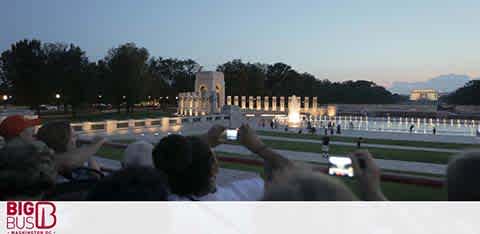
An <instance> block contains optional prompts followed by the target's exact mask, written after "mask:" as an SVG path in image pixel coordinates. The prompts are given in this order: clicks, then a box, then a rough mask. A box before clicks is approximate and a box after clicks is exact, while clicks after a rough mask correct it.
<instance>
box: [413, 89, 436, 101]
mask: <svg viewBox="0 0 480 234" xmlns="http://www.w3.org/2000/svg"><path fill="white" fill-rule="evenodd" d="M438 97H439V95H438V92H437V91H436V90H434V89H414V90H412V91H411V92H410V101H438Z"/></svg>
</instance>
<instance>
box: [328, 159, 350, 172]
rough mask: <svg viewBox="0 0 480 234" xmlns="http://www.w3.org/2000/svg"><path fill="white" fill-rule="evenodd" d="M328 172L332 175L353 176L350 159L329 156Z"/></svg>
mask: <svg viewBox="0 0 480 234" xmlns="http://www.w3.org/2000/svg"><path fill="white" fill-rule="evenodd" d="M328 164H329V167H328V174H329V175H332V176H347V177H353V167H352V159H350V158H348V157H333V156H331V157H329V158H328Z"/></svg>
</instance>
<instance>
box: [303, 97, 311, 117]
mask: <svg viewBox="0 0 480 234" xmlns="http://www.w3.org/2000/svg"><path fill="white" fill-rule="evenodd" d="M303 111H304V112H307V113H308V112H309V111H310V98H309V97H304V103H303Z"/></svg>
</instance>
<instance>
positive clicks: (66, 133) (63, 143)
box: [37, 121, 73, 153]
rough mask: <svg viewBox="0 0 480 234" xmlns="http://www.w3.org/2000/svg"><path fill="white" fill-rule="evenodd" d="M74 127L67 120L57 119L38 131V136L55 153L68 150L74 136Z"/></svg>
mask: <svg viewBox="0 0 480 234" xmlns="http://www.w3.org/2000/svg"><path fill="white" fill-rule="evenodd" d="M72 134H73V133H72V128H71V127H70V123H69V122H67V121H55V122H50V123H47V124H45V125H43V126H42V127H41V128H40V129H38V132H37V138H38V139H39V140H41V141H43V142H44V143H45V144H47V146H48V147H49V148H51V149H53V150H54V151H55V153H64V152H67V149H68V143H69V142H70V138H71V137H72Z"/></svg>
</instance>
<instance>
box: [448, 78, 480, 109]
mask: <svg viewBox="0 0 480 234" xmlns="http://www.w3.org/2000/svg"><path fill="white" fill-rule="evenodd" d="M445 99H446V102H448V103H449V104H456V105H480V80H471V81H469V82H468V83H467V84H465V86H463V87H461V88H458V89H457V90H455V91H454V92H452V93H451V94H449V95H448V96H446V98H445Z"/></svg>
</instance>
